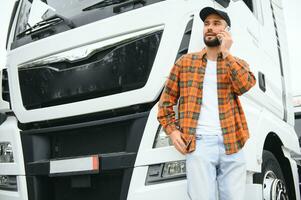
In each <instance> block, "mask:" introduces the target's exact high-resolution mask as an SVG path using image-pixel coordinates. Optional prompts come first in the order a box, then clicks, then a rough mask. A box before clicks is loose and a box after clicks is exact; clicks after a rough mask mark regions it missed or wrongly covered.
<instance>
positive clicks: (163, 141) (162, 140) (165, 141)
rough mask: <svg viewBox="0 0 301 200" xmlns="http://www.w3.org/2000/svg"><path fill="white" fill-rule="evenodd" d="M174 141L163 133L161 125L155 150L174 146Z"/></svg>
mask: <svg viewBox="0 0 301 200" xmlns="http://www.w3.org/2000/svg"><path fill="white" fill-rule="evenodd" d="M172 145H173V144H172V141H171V139H170V137H169V136H168V135H166V133H165V132H164V131H163V127H162V126H161V125H160V126H159V127H158V130H157V134H156V138H155V142H154V145H153V148H160V147H167V146H172Z"/></svg>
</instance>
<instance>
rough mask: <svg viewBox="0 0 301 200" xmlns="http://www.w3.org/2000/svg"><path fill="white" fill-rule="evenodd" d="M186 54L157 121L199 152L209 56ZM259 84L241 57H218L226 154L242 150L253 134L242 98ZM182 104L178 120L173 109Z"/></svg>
mask: <svg viewBox="0 0 301 200" xmlns="http://www.w3.org/2000/svg"><path fill="white" fill-rule="evenodd" d="M206 52H207V51H206V49H205V48H204V49H203V50H202V51H200V52H195V53H189V54H185V55H183V56H182V57H180V58H179V59H178V60H177V62H176V63H175V64H174V66H173V68H172V70H171V72H170V74H169V77H168V79H167V81H166V84H165V88H164V90H163V93H162V95H161V97H160V101H159V108H158V115H157V119H158V121H159V122H160V124H161V125H162V126H163V129H164V131H165V133H166V134H167V135H169V134H170V133H171V132H172V131H174V130H176V129H178V130H180V131H181V132H182V133H183V134H181V137H182V139H183V140H184V142H185V143H186V145H187V152H192V151H194V150H195V140H196V138H195V133H196V127H197V122H198V118H199V115H200V112H201V105H202V92H203V91H202V89H203V79H204V75H205V69H206V65H207V54H206ZM255 83H256V79H255V76H254V74H253V73H252V72H251V71H250V70H249V66H248V64H247V63H246V62H245V61H244V60H241V59H239V58H237V57H233V56H232V55H228V56H227V57H226V58H225V59H223V58H222V54H221V53H220V54H219V55H218V58H217V90H218V110H219V119H220V124H221V129H222V134H223V138H224V144H225V151H226V154H232V153H235V152H237V151H239V150H240V149H241V148H242V147H243V146H244V144H245V142H246V141H247V139H248V138H249V131H248V126H247V122H246V118H245V115H244V111H243V109H242V106H241V104H240V101H239V98H238V96H239V95H242V94H243V93H245V92H247V91H248V90H249V89H250V88H251V87H252V86H254V85H255ZM177 104H178V119H176V117H175V111H174V109H173V106H175V105H177Z"/></svg>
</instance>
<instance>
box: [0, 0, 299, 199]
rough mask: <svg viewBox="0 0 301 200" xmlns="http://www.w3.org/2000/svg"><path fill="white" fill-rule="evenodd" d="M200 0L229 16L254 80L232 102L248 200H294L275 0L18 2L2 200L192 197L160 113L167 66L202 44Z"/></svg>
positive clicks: (290, 122) (2, 141)
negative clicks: (243, 132)
mask: <svg viewBox="0 0 301 200" xmlns="http://www.w3.org/2000/svg"><path fill="white" fill-rule="evenodd" d="M207 6H211V7H215V8H217V9H221V10H224V11H226V12H227V13H228V14H229V16H230V18H231V22H232V27H231V34H232V36H233V40H234V44H233V46H232V48H231V53H232V54H233V55H235V56H237V57H240V58H242V59H244V60H246V61H247V62H248V63H249V65H250V69H251V71H252V72H253V73H254V74H255V75H256V79H257V84H256V85H255V87H253V88H252V89H251V90H250V91H249V92H248V93H247V94H245V95H242V96H240V97H239V98H240V101H241V103H242V105H243V108H244V111H245V114H246V118H247V122H248V126H249V130H250V139H249V140H248V142H247V144H246V145H245V147H244V150H245V154H246V158H247V159H246V162H247V172H248V173H247V182H246V185H247V190H246V194H245V199H246V200H247V199H250V200H251V199H252V200H254V199H258V200H259V199H266V200H268V199H270V200H272V199H276V197H281V199H300V191H299V178H298V167H297V164H298V161H297V160H296V159H295V158H296V156H298V155H300V148H299V142H298V137H297V134H296V132H295V130H294V121H295V120H294V110H293V102H292V98H291V97H292V95H291V89H290V86H289V80H290V74H289V70H288V62H287V54H288V48H287V42H286V33H285V24H284V19H283V6H282V2H281V0H271V1H260V0H244V1H242V0H240V1H237V0H236V1H229V0H216V1H212V0H202V1H199V0H176V1H175V0H117V1H115V0H114V1H113V0H105V1H103V0H88V1H81V0H66V1H64V2H62V1H58V0H18V1H16V4H15V8H14V11H13V14H12V19H11V26H10V29H9V31H8V32H9V34H8V39H7V41H8V42H7V44H8V45H7V52H8V53H7V64H6V66H5V68H6V69H5V70H4V71H3V74H2V84H3V85H5V86H6V87H2V88H3V91H2V92H3V94H6V96H5V95H4V96H3V98H4V100H3V101H4V102H6V103H7V104H8V105H9V106H8V108H7V109H2V110H1V112H2V114H3V116H4V118H3V119H4V120H3V122H2V124H1V126H0V130H1V128H2V130H1V131H0V145H1V149H3V150H1V154H0V158H2V157H3V158H4V157H5V155H13V158H10V159H8V160H5V161H1V162H0V178H1V180H2V179H3V180H5V181H0V199H2V198H3V199H9V200H41V199H43V200H63V199H64V200H71V199H72V200H77V199H87V200H96V199H112V200H126V199H127V200H141V199H143V200H149V199H174V200H183V199H185V200H186V199H187V200H188V199H189V196H188V194H187V191H186V187H187V186H186V185H187V181H186V168H185V156H183V155H181V154H180V153H179V152H177V151H176V149H175V148H174V147H173V145H172V143H171V141H170V140H169V138H168V137H167V136H166V134H165V133H164V132H163V129H162V127H161V126H160V125H159V123H158V121H157V119H156V116H157V111H158V100H159V97H160V94H161V92H162V89H163V87H164V83H165V81H166V78H167V76H168V74H169V72H170V70H171V67H172V66H173V64H174V62H175V61H176V60H177V59H178V58H179V57H181V56H182V55H184V54H187V53H191V52H198V51H200V50H201V49H202V48H203V47H204V43H203V32H202V28H203V23H202V21H201V19H200V18H199V12H200V10H201V9H202V8H204V7H207ZM8 86H9V87H8ZM5 88H6V89H5ZM175 109H176V107H175ZM8 130H11V131H8ZM4 152H5V153H4ZM9 152H11V153H9ZM6 157H7V156H6ZM0 160H1V159H0ZM12 182H13V183H14V184H15V186H14V190H9V189H7V188H9V187H10V183H12ZM2 185H3V187H1V186H2Z"/></svg>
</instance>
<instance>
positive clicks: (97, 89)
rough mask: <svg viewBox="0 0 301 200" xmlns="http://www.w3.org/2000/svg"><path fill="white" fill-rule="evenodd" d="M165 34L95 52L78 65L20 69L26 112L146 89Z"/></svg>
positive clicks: (61, 63) (157, 34)
mask: <svg viewBox="0 0 301 200" xmlns="http://www.w3.org/2000/svg"><path fill="white" fill-rule="evenodd" d="M161 36H162V31H159V32H156V33H152V34H150V35H147V36H143V37H141V38H138V39H135V40H134V41H131V42H126V43H121V44H118V45H116V46H114V47H110V49H106V50H102V51H100V52H95V54H94V55H93V56H91V57H88V58H86V59H85V60H81V61H78V62H73V63H71V62H60V63H52V64H48V65H44V66H35V67H30V68H20V69H19V80H20V88H21V94H22V100H23V105H24V107H25V108H26V109H29V110H30V109H36V108H44V107H49V106H55V105H62V104H66V103H72V102H77V101H82V100H87V99H93V98H97V97H102V96H107V95H112V94H116V93H121V92H125V91H130V90H134V89H139V88H141V87H143V86H144V85H145V84H146V82H147V79H148V76H149V74H150V71H151V69H152V65H153V62H154V60H155V57H156V54H157V50H158V47H159V43H160V40H161Z"/></svg>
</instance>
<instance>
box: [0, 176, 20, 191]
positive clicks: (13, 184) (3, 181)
mask: <svg viewBox="0 0 301 200" xmlns="http://www.w3.org/2000/svg"><path fill="white" fill-rule="evenodd" d="M17 189H18V188H17V177H16V176H1V175H0V190H10V191H17Z"/></svg>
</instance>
